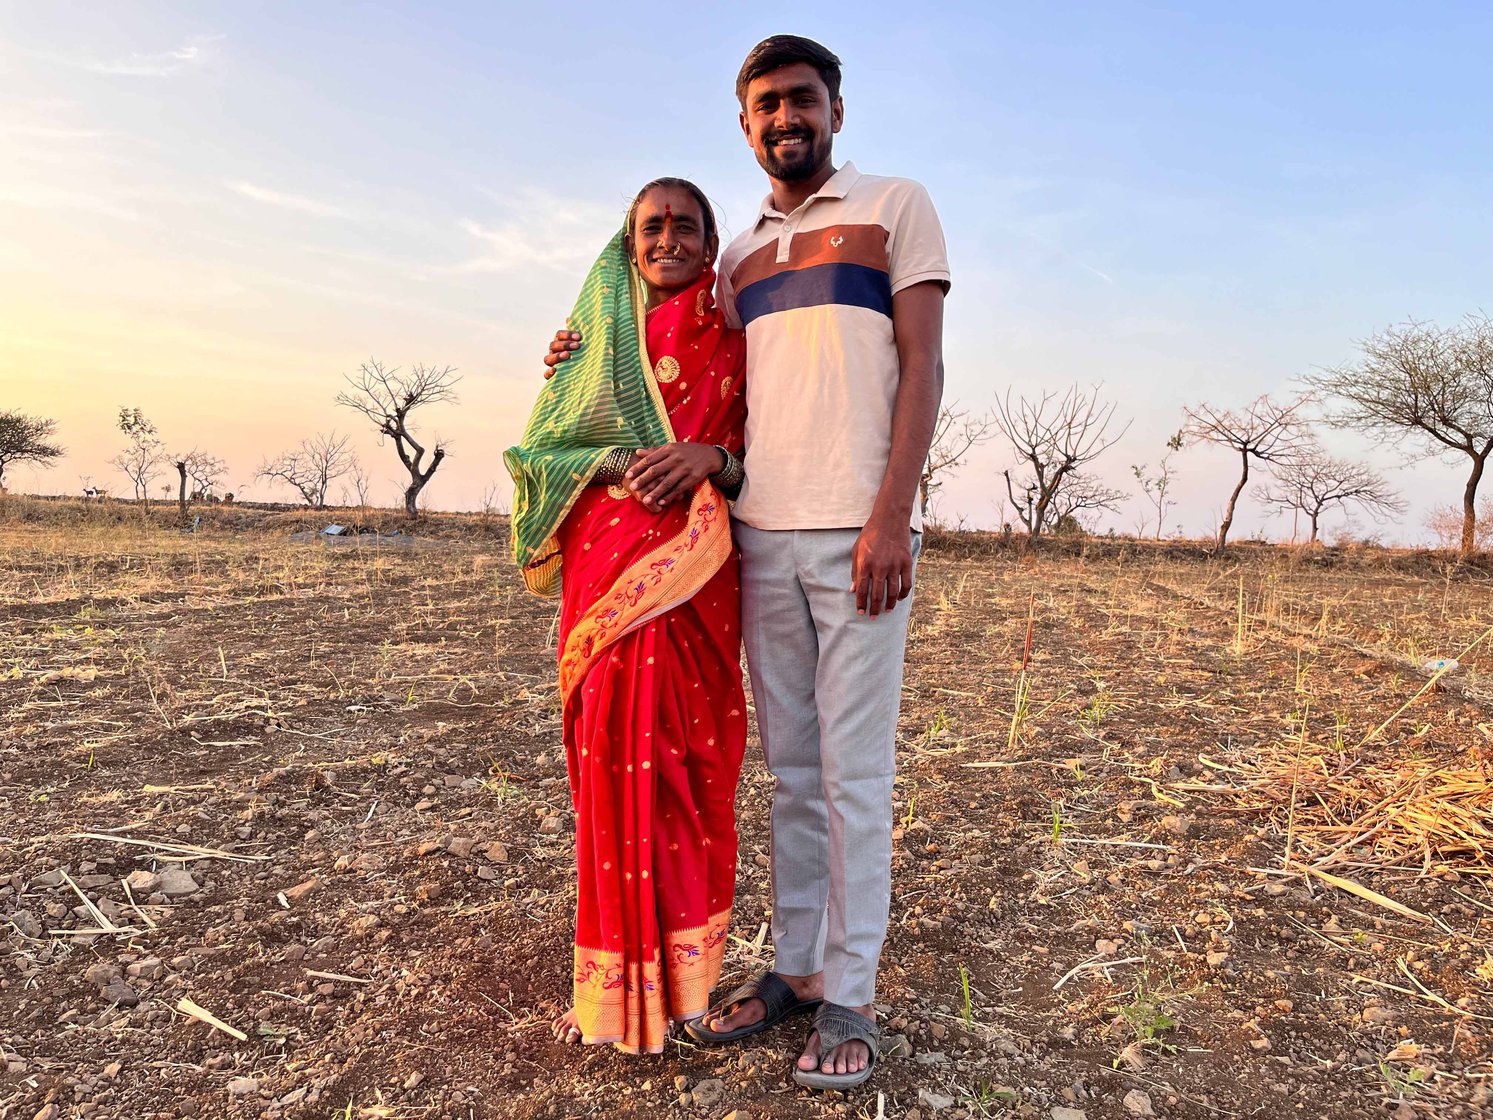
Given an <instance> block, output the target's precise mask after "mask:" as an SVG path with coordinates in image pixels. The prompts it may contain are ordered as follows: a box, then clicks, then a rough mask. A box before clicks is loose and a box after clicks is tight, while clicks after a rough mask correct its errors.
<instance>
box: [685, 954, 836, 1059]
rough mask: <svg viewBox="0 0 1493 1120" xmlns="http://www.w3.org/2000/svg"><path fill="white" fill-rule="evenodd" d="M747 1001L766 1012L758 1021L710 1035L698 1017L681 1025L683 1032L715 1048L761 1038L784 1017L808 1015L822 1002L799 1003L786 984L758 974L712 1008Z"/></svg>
mask: <svg viewBox="0 0 1493 1120" xmlns="http://www.w3.org/2000/svg"><path fill="white" fill-rule="evenodd" d="M749 999H760V1000H761V1001H762V1003H763V1005H764V1007H765V1008H766V1011H765V1013H764V1014H763V1016H762V1018H761V1019H760V1020H758V1021H757V1022H755V1023H748V1024H747V1025H746V1026H744V1027H737V1028H736V1029H735V1030H730V1031H713V1030H711V1029H710V1028H709V1027H707V1026H706V1025H705V1016H704V1015H702V1016H701V1017H700V1018H698V1019H694V1020H692V1021H691V1022H688V1023H686V1024H684V1029H685V1031H686V1033H688V1035H689V1036H690V1037H691V1038H693V1039H694V1040H695V1041H696V1042H703V1043H705V1044H707V1045H710V1046H716V1045H719V1044H721V1043H723V1042H735V1041H736V1040H737V1039H740V1038H746V1037H748V1036H750V1035H754V1034H761V1033H762V1032H763V1031H765V1030H766V1029H767V1028H768V1027H771V1026H773V1025H774V1024H776V1023H780V1022H782V1021H783V1020H784V1019H786V1018H788V1016H790V1015H797V1014H798V1013H799V1012H801V1011H812V1010H814V1008H816V1007H818V1006H819V1005H820V1003H821V1002H823V1001H821V1000H817V999H799V998H798V996H796V995H794V994H793V989H792V988H790V987H789V986H788V983H787V981H785V980H783V979H782V978H781V977H779V976H777V975H775V974H773V973H771V972H759V973H758V974H757V975H756V976H753V977H752V978H751V979H750V980H748V981H747V982H746V983H745V984H742V985H741V986H740V987H739V988H736V989H734V990H733V991H732V992H731V994H730V995H728V996H727V997H726V998H725V999H723V1000H721V1002H720V1003H718V1004H716V1005H715V1006H716V1007H719V1008H726V1007H731V1006H732V1005H733V1004H743V1003H745V1002H746V1001H747V1000H749ZM714 1009H715V1008H712V1009H711V1010H714ZM708 1014H710V1012H706V1015H708Z"/></svg>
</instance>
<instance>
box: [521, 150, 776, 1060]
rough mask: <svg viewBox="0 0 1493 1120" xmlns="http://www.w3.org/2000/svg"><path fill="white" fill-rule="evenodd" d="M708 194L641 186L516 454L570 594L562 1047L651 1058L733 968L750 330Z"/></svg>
mask: <svg viewBox="0 0 1493 1120" xmlns="http://www.w3.org/2000/svg"><path fill="white" fill-rule="evenodd" d="M718 248H719V243H718V239H717V236H716V230H715V221H714V215H713V214H712V212H711V208H710V204H709V202H708V201H707V200H706V198H705V196H704V194H703V193H702V192H701V191H700V189H699V188H698V187H696V186H694V185H693V184H691V183H688V182H686V181H684V180H681V179H659V180H655V181H654V182H652V183H649V184H648V185H647V186H646V187H644V188H643V190H642V191H640V192H639V194H638V196H637V198H636V199H634V201H633V204H632V207H631V208H630V209H629V211H628V215H627V221H626V223H625V225H624V226H623V230H622V232H620V233H619V234H618V235H617V236H616V237H615V238H613V240H612V243H611V244H610V245H609V246H608V247H607V249H606V250H605V251H604V252H603V253H602V255H601V257H600V258H599V259H598V260H597V262H596V264H595V265H594V266H593V267H592V269H591V273H590V275H589V276H588V277H587V279H586V283H585V285H584V286H583V287H582V290H581V295H580V298H579V299H578V300H577V302H576V305H575V310H574V312H573V313H572V315H571V321H570V325H571V326H572V327H573V328H576V329H579V330H580V331H582V332H583V337H584V339H585V342H584V343H583V344H582V345H580V346H579V348H578V349H577V350H576V351H575V353H573V354H572V355H571V357H570V360H569V361H567V362H566V363H565V366H564V368H563V369H562V370H561V371H560V372H559V375H558V376H557V377H555V378H554V380H552V381H551V382H550V383H549V385H548V386H546V388H545V389H544V391H543V392H542V393H541V395H540V398H539V401H538V403H537V404H536V405H535V407H534V413H533V415H532V416H531V417H530V420H529V426H528V428H527V429H526V431H525V433H524V438H523V442H522V443H521V444H520V445H519V446H518V447H515V448H512V449H510V450H509V451H508V453H507V454H506V456H505V460H506V462H507V464H508V468H509V470H510V472H511V473H512V474H513V477H514V481H515V496H514V515H513V544H514V555H515V557H516V559H517V560H518V563H519V567H520V568H521V569H522V571H523V573H524V579H525V582H526V583H527V584H528V586H529V588H530V589H531V590H533V591H535V592H537V593H539V594H542V595H554V594H555V593H556V592H557V591H558V592H559V594H560V598H561V605H560V641H559V661H560V696H561V702H562V705H563V723H564V739H565V751H566V759H567V763H568V767H569V772H570V784H571V794H572V799H573V802H574V806H575V813H576V864H577V873H578V881H579V898H578V902H577V906H576V940H575V970H574V1006H573V1007H572V1008H571V1010H570V1011H568V1012H566V1013H565V1014H564V1015H562V1016H561V1017H560V1018H559V1019H557V1020H556V1021H555V1035H556V1037H557V1038H560V1039H562V1040H564V1041H567V1042H575V1041H582V1042H586V1043H604V1042H610V1043H614V1044H616V1045H617V1046H618V1047H619V1048H621V1049H623V1050H625V1051H628V1052H629V1053H638V1052H643V1051H646V1052H649V1053H659V1052H661V1051H662V1049H663V1044H664V1039H665V1037H666V1035H667V1033H668V1027H669V1024H670V1022H675V1023H678V1022H683V1021H685V1020H687V1019H692V1018H695V1017H697V1016H699V1015H700V1014H702V1013H703V1012H704V1011H705V1009H706V1004H707V1000H708V996H709V993H710V990H711V988H712V987H713V986H714V985H715V982H716V980H717V979H718V978H719V976H720V969H721V958H722V956H723V954H724V950H725V941H726V931H727V928H728V926H729V923H730V914H731V900H732V895H733V891H734V887H735V879H736V820H735V799H736V782H737V778H738V776H739V774H740V771H741V760H742V754H743V752H744V750H745V746H746V702H745V699H744V696H743V692H742V683H741V669H740V645H741V604H740V584H739V579H738V568H737V556H736V553H735V550H734V549H733V547H732V544H731V533H730V526H729V523H728V517H727V506H726V496H725V494H723V489H724V490H728V491H730V492H731V493H733V494H734V491H735V489H736V488H737V487H739V485H740V482H741V465H740V461H739V458H738V457H739V456H740V454H741V451H742V434H743V426H744V422H745V405H744V403H743V398H742V373H743V370H744V363H745V345H744V340H743V337H742V334H741V332H740V331H733V330H730V329H728V328H727V327H726V325H725V321H724V317H723V316H722V315H721V314H720V313H719V312H718V311H717V309H716V307H715V303H714V299H713V295H712V292H713V288H714V283H715V276H714V271H713V269H712V267H711V266H712V265H713V263H714V261H715V256H716V252H717V249H718Z"/></svg>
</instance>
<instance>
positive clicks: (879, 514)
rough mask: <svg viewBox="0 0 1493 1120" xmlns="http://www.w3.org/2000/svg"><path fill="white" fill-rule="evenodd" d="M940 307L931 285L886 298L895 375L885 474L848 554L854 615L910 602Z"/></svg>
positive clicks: (933, 404)
mask: <svg viewBox="0 0 1493 1120" xmlns="http://www.w3.org/2000/svg"><path fill="white" fill-rule="evenodd" d="M943 301H944V285H943V284H942V283H941V282H939V281H935V280H928V281H924V282H923V283H921V284H913V285H912V286H910V287H907V288H904V289H902V291H900V292H897V293H896V294H895V295H894V296H892V331H893V333H894V335H895V336H896V342H897V360H898V362H899V363H900V365H901V370H900V376H899V378H898V381H897V396H896V400H895V401H894V403H893V405H892V446H891V452H890V454H889V455H888V456H887V463H886V473H885V474H883V475H882V477H881V487H880V489H879V490H878V491H877V493H876V503H875V505H873V506H872V508H871V516H870V518H869V519H868V520H867V521H866V524H865V527H864V528H863V529H862V530H861V535H860V538H859V539H858V540H857V541H856V542H855V550H854V552H852V553H851V590H852V591H854V592H855V608H856V611H857V612H858V613H860V614H865V613H867V612H869V613H870V614H871V615H873V616H875V615H878V614H880V613H881V611H882V610H883V609H886V610H891V608H892V606H893V605H894V604H895V603H897V602H900V601H901V600H903V599H905V598H907V597H908V596H909V595H911V594H912V567H913V565H912V542H911V539H910V537H909V533H908V525H909V523H910V522H911V521H912V504H913V502H915V501H916V500H917V492H918V480H919V479H920V478H922V475H923V463H924V462H925V461H926V460H927V458H928V447H929V445H930V444H931V443H932V442H933V429H934V425H935V424H936V423H937V421H938V406H939V402H940V401H941V400H942V398H943Z"/></svg>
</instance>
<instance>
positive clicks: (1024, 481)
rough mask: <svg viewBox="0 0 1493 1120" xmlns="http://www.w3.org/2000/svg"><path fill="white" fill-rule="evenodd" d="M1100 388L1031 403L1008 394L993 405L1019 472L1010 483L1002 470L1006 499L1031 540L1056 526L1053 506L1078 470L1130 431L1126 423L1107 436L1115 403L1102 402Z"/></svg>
mask: <svg viewBox="0 0 1493 1120" xmlns="http://www.w3.org/2000/svg"><path fill="white" fill-rule="evenodd" d="M1100 388H1101V386H1099V385H1095V386H1094V387H1093V389H1092V390H1090V391H1088V392H1085V391H1084V390H1083V389H1080V388H1079V387H1078V386H1077V385H1074V386H1072V387H1071V388H1069V389H1068V390H1067V392H1065V393H1063V394H1062V395H1061V396H1059V395H1058V394H1057V393H1056V392H1047V393H1043V394H1042V396H1041V397H1040V398H1039V399H1038V400H1035V401H1030V400H1027V398H1025V397H1020V398H1018V399H1017V400H1016V402H1015V403H1014V404H1013V403H1012V401H1011V394H1010V392H1009V391H1007V393H1006V395H1005V397H1004V398H1003V399H1001V400H999V401H997V402H996V405H995V415H994V417H993V420H994V422H995V425H996V427H997V428H999V429H1000V432H1001V434H1002V435H1004V436H1005V437H1006V439H1007V440H1009V441H1010V443H1011V447H1012V449H1013V450H1014V451H1015V452H1016V457H1017V459H1018V461H1019V466H1018V467H1017V468H1016V469H1017V470H1018V472H1021V474H1022V477H1020V478H1017V479H1012V477H1011V472H1010V471H1009V470H1008V471H1006V472H1004V474H1005V479H1006V497H1007V499H1008V500H1009V501H1010V503H1011V506H1012V508H1014V509H1015V510H1016V516H1017V517H1018V518H1020V520H1021V523H1022V524H1023V525H1025V526H1026V531H1027V532H1028V533H1029V534H1030V535H1031V536H1032V537H1033V538H1036V537H1039V536H1041V535H1042V532H1043V531H1044V530H1046V529H1050V528H1051V527H1052V526H1053V525H1055V524H1056V522H1057V518H1056V516H1055V514H1054V513H1053V512H1052V511H1053V503H1054V502H1055V500H1056V499H1057V497H1058V495H1059V494H1060V493H1061V492H1062V490H1063V488H1064V486H1065V485H1068V484H1069V483H1070V480H1071V479H1072V478H1073V476H1074V475H1075V474H1076V473H1077V471H1078V470H1079V468H1080V467H1082V466H1083V465H1084V464H1085V463H1090V462H1093V461H1094V460H1095V459H1096V458H1098V457H1099V456H1100V455H1101V454H1103V453H1104V451H1105V450H1107V449H1108V448H1110V447H1112V446H1114V444H1115V443H1116V442H1117V441H1118V440H1119V439H1120V438H1121V437H1122V436H1123V435H1124V434H1125V432H1126V431H1127V430H1129V428H1130V421H1128V420H1127V421H1126V422H1125V425H1124V426H1123V427H1122V428H1121V429H1120V430H1119V431H1118V432H1116V433H1115V434H1114V435H1110V434H1109V426H1110V423H1111V422H1112V421H1113V420H1114V413H1115V407H1116V405H1115V402H1113V401H1111V402H1109V403H1107V404H1105V403H1102V402H1101V401H1100V399H1099V390H1100ZM1018 486H1019V487H1021V488H1022V489H1023V490H1024V491H1025V493H1026V498H1027V500H1026V503H1025V505H1023V504H1022V503H1021V502H1020V501H1019V500H1018V499H1017V497H1016V487H1018Z"/></svg>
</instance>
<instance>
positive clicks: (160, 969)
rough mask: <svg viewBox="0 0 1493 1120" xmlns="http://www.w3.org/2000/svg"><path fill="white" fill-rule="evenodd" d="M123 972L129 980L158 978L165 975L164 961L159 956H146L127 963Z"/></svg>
mask: <svg viewBox="0 0 1493 1120" xmlns="http://www.w3.org/2000/svg"><path fill="white" fill-rule="evenodd" d="M124 974H125V975H126V976H128V977H129V978H130V979H131V980H159V979H160V978H161V977H162V976H165V975H166V963H165V962H164V961H163V960H161V958H160V957H146V958H145V959H144V960H143V961H135V962H134V963H132V964H130V965H127V966H126V967H125V970H124Z"/></svg>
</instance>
